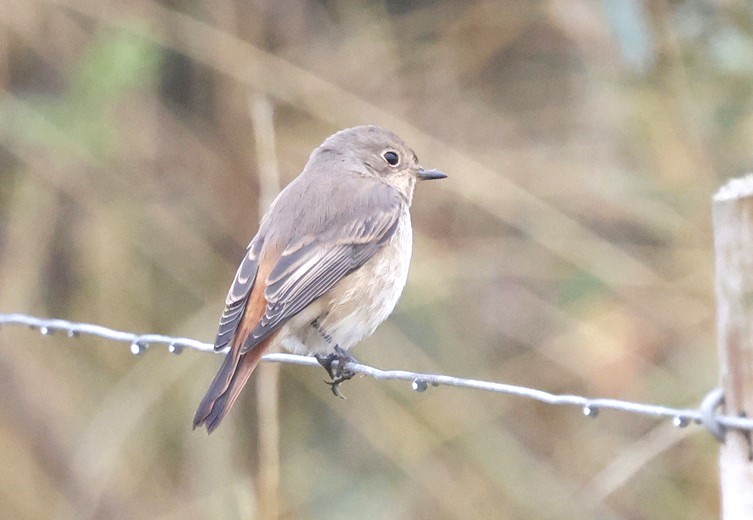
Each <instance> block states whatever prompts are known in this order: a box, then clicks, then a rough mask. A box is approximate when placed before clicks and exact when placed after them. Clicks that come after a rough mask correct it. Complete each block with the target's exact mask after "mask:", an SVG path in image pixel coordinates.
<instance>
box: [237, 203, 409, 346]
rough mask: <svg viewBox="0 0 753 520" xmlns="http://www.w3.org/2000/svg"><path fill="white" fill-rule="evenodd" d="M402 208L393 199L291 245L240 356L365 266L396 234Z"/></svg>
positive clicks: (272, 275) (271, 277)
mask: <svg viewBox="0 0 753 520" xmlns="http://www.w3.org/2000/svg"><path fill="white" fill-rule="evenodd" d="M400 204H401V201H400V199H399V198H397V197H395V198H393V197H390V198H388V199H387V200H385V201H383V204H382V206H381V207H379V208H373V211H375V212H374V213H372V214H371V215H369V216H367V217H361V218H358V217H352V218H350V219H347V220H343V221H341V222H336V223H333V224H332V225H331V226H330V228H329V229H328V232H327V233H326V235H325V236H324V237H320V238H319V239H314V238H311V237H308V238H307V237H303V238H302V239H300V240H298V241H297V242H295V243H292V244H291V245H290V246H288V247H287V248H286V249H285V250H284V251H283V253H282V255H281V256H280V259H279V260H278V262H277V264H276V265H275V267H274V268H273V269H272V271H271V272H270V274H269V277H268V278H267V287H266V291H265V293H264V296H265V298H266V299H267V301H268V304H267V307H266V309H265V311H264V315H263V316H262V318H261V320H260V321H259V324H258V325H257V326H256V327H255V328H254V330H253V331H252V332H251V334H249V336H248V338H247V339H246V343H245V344H244V345H243V347H242V348H241V352H247V351H248V350H250V349H252V348H253V347H254V346H255V345H257V344H258V343H259V342H261V341H263V340H264V339H265V338H266V337H268V336H269V335H270V334H272V333H273V332H274V331H275V330H277V329H278V328H279V327H280V326H282V325H283V324H284V323H285V322H286V321H287V320H289V319H290V318H291V317H293V316H295V315H296V314H297V313H299V312H300V311H301V310H303V309H304V308H305V307H306V306H308V304H310V303H311V302H312V301H314V300H316V299H317V298H319V297H320V296H322V295H323V294H324V293H326V292H327V291H328V290H329V289H331V288H332V287H333V286H334V285H335V284H336V283H337V282H339V281H340V280H341V279H342V278H343V277H345V276H346V275H348V274H349V273H351V272H352V271H354V270H355V269H358V268H359V267H361V266H362V265H363V264H364V263H366V262H367V261H368V260H369V258H371V257H372V256H373V255H374V253H376V252H377V251H378V250H379V249H380V248H381V247H382V246H383V245H384V244H385V243H386V242H387V241H388V240H389V239H390V238H391V237H392V236H393V235H394V234H395V231H396V229H397V225H398V222H399V217H400Z"/></svg>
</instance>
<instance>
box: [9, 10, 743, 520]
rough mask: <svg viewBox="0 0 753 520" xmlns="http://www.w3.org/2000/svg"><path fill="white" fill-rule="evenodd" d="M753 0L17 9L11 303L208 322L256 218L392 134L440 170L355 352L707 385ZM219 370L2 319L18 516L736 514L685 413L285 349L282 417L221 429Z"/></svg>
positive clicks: (212, 325)
mask: <svg viewBox="0 0 753 520" xmlns="http://www.w3.org/2000/svg"><path fill="white" fill-rule="evenodd" d="M752 15H753V13H752V11H751V8H750V6H749V3H748V2H744V1H732V0H729V1H724V0H717V1H705V2H704V1H701V0H683V1H680V0H677V1H638V0H603V1H588V0H539V1H532V0H518V1H511V0H508V1H491V0H490V1H467V2H460V1H437V2H430V1H414V2H400V1H396V0H390V1H381V2H367V1H350V0H333V1H327V0H317V1H313V0H311V1H304V0H282V1H277V0H249V1H235V0H216V1H214V2H202V1H180V0H175V1H171V2H167V1H165V2H157V1H154V2H152V1H144V0H134V1H130V2H112V1H109V0H104V1H95V0H82V1H76V0H57V1H37V0H0V85H1V86H2V91H0V312H30V313H33V314H35V315H40V316H51V317H60V318H65V319H71V320H80V321H87V322H93V323H101V324H103V325H107V326H111V327H115V328H122V329H125V330H130V331H138V332H159V333H165V334H174V335H182V336H189V337H195V338H197V339H201V340H205V341H211V340H212V339H213V338H214V333H215V330H216V324H217V319H218V317H219V314H220V312H221V310H222V302H223V300H224V297H225V292H226V290H227V287H228V285H229V283H230V281H231V279H232V276H233V273H234V270H235V268H236V266H237V263H238V261H239V260H240V258H241V256H242V254H243V250H244V247H245V245H246V243H247V241H248V240H249V239H250V237H251V236H252V235H253V233H254V232H255V230H256V225H257V222H258V218H259V215H260V211H263V209H260V208H266V205H267V204H268V202H269V200H270V198H271V197H273V196H274V194H275V193H276V191H277V190H278V189H279V187H280V186H284V185H285V184H286V183H288V182H289V181H290V180H291V179H292V178H293V177H294V176H295V175H297V174H298V172H299V171H300V170H301V168H302V167H303V165H304V163H305V161H306V159H307V157H308V154H309V153H310V151H311V150H312V149H313V148H314V147H315V146H317V145H318V144H319V143H320V142H321V141H322V140H323V139H324V138H326V137H327V136H328V135H330V134H331V133H333V132H334V131H336V130H338V129H340V128H344V127H348V126H353V125H357V124H363V123H376V124H381V125H384V126H387V127H390V128H392V129H393V130H395V131H396V132H398V133H399V134H400V135H402V136H403V137H404V138H405V139H406V140H407V141H408V142H410V143H411V144H412V145H413V146H414V148H415V150H416V152H417V153H418V155H419V157H420V159H421V160H422V162H423V164H424V165H425V166H427V167H433V168H439V169H441V170H443V171H445V172H446V173H448V174H449V175H450V178H449V179H447V180H445V181H442V182H438V183H436V184H435V183H430V184H424V185H421V186H419V188H418V190H417V193H416V197H415V204H414V209H413V219H414V229H415V234H416V240H415V248H414V260H413V265H412V268H411V273H410V277H409V282H408V286H407V288H406V290H405V293H404V295H403V298H402V299H401V301H400V303H399V305H398V308H397V310H396V312H395V313H394V314H393V316H392V317H391V319H390V320H388V322H387V323H386V324H385V325H383V326H382V327H381V328H380V329H379V331H378V332H377V334H376V335H375V336H374V337H372V338H371V339H369V340H368V341H365V342H364V343H363V344H361V345H360V346H359V347H358V348H357V349H356V350H355V355H356V356H357V357H358V358H359V359H360V360H361V361H363V362H366V363H369V364H373V365H376V366H379V367H384V368H404V369H408V370H414V371H425V372H441V373H448V374H453V375H459V376H466V377H473V378H479V379H491V380H496V381H503V382H509V383H515V384H522V385H527V386H533V387H536V388H541V389H544V390H548V391H552V392H563V393H584V394H587V395H593V396H603V397H617V398H623V399H631V400H638V401H642V402H652V403H661V404H666V405H673V406H680V407H684V406H688V407H692V406H695V405H696V403H697V402H698V401H699V400H700V399H701V397H702V396H703V395H704V394H705V392H706V391H707V390H708V389H710V388H711V387H712V386H713V385H714V384H715V382H716V379H717V378H716V356H715V347H714V307H713V306H714V299H713V290H712V278H713V258H712V255H711V252H710V249H711V247H710V245H711V237H710V232H709V228H710V224H709V214H710V212H709V202H710V197H711V195H712V194H713V192H714V191H715V190H716V189H717V187H718V186H719V185H720V184H721V183H723V182H724V181H725V180H726V179H727V178H728V177H731V176H736V175H740V174H742V173H744V172H745V171H746V170H747V169H749V168H750V165H751V162H753V148H752V147H751V137H752V134H753V117H751V114H752V112H751V110H750V107H751V95H752V94H753V81H752V80H753V16H752ZM219 362H220V359H219V358H218V357H215V356H212V355H209V354H201V353H198V352H193V351H186V352H185V353H183V354H182V355H181V356H172V355H170V354H168V353H167V351H166V349H164V348H158V347H155V348H152V349H151V350H149V351H148V352H147V353H146V354H145V355H143V356H140V357H134V356H132V355H130V354H129V352H128V347H127V345H122V344H113V343H109V342H107V341H104V340H99V339H93V338H85V337H81V338H80V339H78V340H71V339H68V338H65V336H64V335H62V334H57V335H53V336H52V337H42V336H40V335H39V334H36V333H33V332H30V331H28V330H24V329H23V328H19V327H13V328H10V327H9V328H4V329H3V330H2V331H0V389H1V390H2V394H1V395H2V398H1V399H0V414H1V415H2V421H0V461H2V463H1V464H0V516H1V517H2V518H21V519H23V518H32V519H36V518H64V519H68V518H76V519H89V518H160V519H180V518H197V519H201V518H249V517H256V518H262V517H267V518H269V517H273V516H274V515H275V514H276V513H275V512H277V513H279V515H280V516H281V517H283V518H290V519H293V518H304V519H309V518H311V519H325V518H326V519H345V518H348V519H350V518H370V519H371V518H375V519H380V518H381V519H393V518H417V519H436V518H473V519H475V518H511V519H529V518H533V519H555V518H556V519H560V518H565V519H568V518H573V519H575V518H578V519H580V518H598V519H626V520H627V519H644V518H645V519H653V518H662V519H674V518H678V519H680V518H682V519H707V518H713V517H716V516H717V510H718V490H717V482H718V476H717V467H716V454H717V447H716V445H715V442H714V441H712V439H711V437H710V436H709V435H708V434H706V433H704V432H703V431H702V430H701V429H700V428H698V427H691V428H688V429H686V430H677V429H673V428H672V426H671V425H669V424H666V423H661V424H660V423H657V422H656V421H654V420H649V419H644V418H640V417H637V416H632V415H624V414H617V413H609V412H603V413H602V414H601V415H600V416H599V418H598V419H597V420H595V421H593V420H589V419H586V418H584V417H582V416H581V414H580V413H579V411H578V410H577V409H561V408H553V407H548V406H545V405H539V404H534V403H531V402H528V401H525V400H521V399H517V398H513V397H507V396H499V395H492V394H487V393H482V392H473V391H467V390H458V389H451V388H430V389H429V390H428V391H427V392H426V393H423V394H417V393H415V392H413V391H411V390H410V387H409V385H406V384H402V383H397V382H377V381H373V380H371V379H368V378H364V379H357V380H355V381H352V382H351V383H349V384H347V385H345V386H344V388H343V390H344V393H345V394H346V395H347V397H348V399H347V400H344V401H343V400H340V399H336V398H334V397H333V396H332V395H331V394H330V392H329V390H328V388H327V387H326V385H324V383H322V378H323V377H324V375H325V374H324V372H323V371H321V370H318V369H317V370H314V369H306V368H295V367H289V366H285V367H283V368H282V369H281V373H280V391H279V407H280V408H279V422H278V421H277V420H275V419H274V415H275V411H274V406H273V405H274V402H275V395H274V393H272V395H271V396H265V394H264V393H262V394H259V392H258V391H257V390H256V389H255V388H254V386H255V385H254V384H251V385H249V387H248V389H247V391H246V392H245V394H244V396H243V398H242V402H241V403H239V405H237V406H236V408H235V409H234V410H233V413H232V414H231V417H230V418H229V419H228V420H227V421H226V422H225V423H224V424H223V425H222V427H221V428H220V429H219V430H218V431H217V432H216V433H215V434H214V435H212V436H211V437H207V436H206V435H205V434H204V433H203V432H192V431H191V428H190V424H191V418H192V414H193V411H194V408H195V406H196V404H197V403H198V401H199V399H200V397H201V396H202V394H203V392H204V390H205V389H206V387H207V385H208V383H209V381H210V379H211V377H212V376H213V374H214V372H215V370H216V368H217V366H218V365H219ZM260 372H261V373H259V374H256V380H257V383H258V380H265V379H274V369H271V368H270V367H269V366H264V367H263V369H262V370H261V371H260ZM260 395H261V396H262V397H261V398H260V397H259V396H260ZM262 410H264V412H263V413H264V414H266V415H264V417H267V418H265V419H263V420H261V421H260V420H259V419H258V417H259V413H260V411H262ZM270 414H271V417H272V418H271V419H270V418H269V417H270ZM277 428H279V459H277V458H276V457H274V452H275V445H274V444H275V443H274V439H276V431H277ZM260 438H265V439H271V444H265V443H263V444H265V445H264V446H262V447H261V451H263V452H264V453H261V452H260V443H259V441H258V439H260ZM270 453H271V454H272V457H271V458H270ZM260 460H262V461H263V462H262V463H260V462H259V461H260ZM276 475H279V485H277V484H276V483H275V481H276V478H277V477H276Z"/></svg>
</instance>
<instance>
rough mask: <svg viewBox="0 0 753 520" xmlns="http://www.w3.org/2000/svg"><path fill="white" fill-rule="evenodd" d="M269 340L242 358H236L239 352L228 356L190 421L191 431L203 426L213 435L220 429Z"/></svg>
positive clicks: (233, 352)
mask: <svg viewBox="0 0 753 520" xmlns="http://www.w3.org/2000/svg"><path fill="white" fill-rule="evenodd" d="M270 340H271V338H268V339H267V340H266V341H264V342H262V343H260V344H259V345H256V346H255V347H254V348H253V349H251V350H250V351H249V352H246V353H245V354H240V355H238V354H236V352H237V351H238V350H240V349H234V351H231V352H228V354H227V355H226V356H225V361H223V363H222V366H221V367H220V370H219V371H218V372H217V375H216V376H214V379H213V380H212V384H210V385H209V390H207V393H206V395H205V396H204V399H202V400H201V403H200V404H199V407H198V408H197V409H196V414H195V415H194V417H193V427H194V429H196V428H198V427H199V426H202V425H203V426H206V428H207V433H212V432H213V431H214V430H215V428H217V426H219V424H220V422H221V421H222V419H223V418H224V417H225V416H226V415H227V413H228V412H229V411H230V408H232V407H233V403H235V400H236V399H238V396H239V395H240V393H241V390H242V389H243V387H244V385H245V384H246V381H248V378H249V377H250V376H251V373H252V372H253V371H254V369H255V368H256V365H258V364H259V361H260V360H261V357H262V355H263V354H264V352H265V351H266V350H267V346H268V345H269V341H270Z"/></svg>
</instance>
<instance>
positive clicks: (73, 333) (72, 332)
mask: <svg viewBox="0 0 753 520" xmlns="http://www.w3.org/2000/svg"><path fill="white" fill-rule="evenodd" d="M78 336H79V332H78V331H77V330H73V329H70V330H69V331H68V337H69V338H77V337H78Z"/></svg>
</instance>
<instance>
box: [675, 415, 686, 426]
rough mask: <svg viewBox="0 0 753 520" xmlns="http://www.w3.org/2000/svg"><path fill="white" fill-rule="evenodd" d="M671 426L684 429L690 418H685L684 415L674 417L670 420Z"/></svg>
mask: <svg viewBox="0 0 753 520" xmlns="http://www.w3.org/2000/svg"><path fill="white" fill-rule="evenodd" d="M672 424H673V425H674V426H675V427H677V428H685V427H686V426H687V425H689V424H690V417H685V416H684V415H675V416H674V417H673V418H672Z"/></svg>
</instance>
